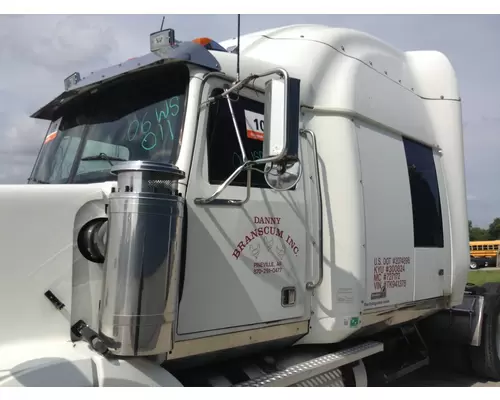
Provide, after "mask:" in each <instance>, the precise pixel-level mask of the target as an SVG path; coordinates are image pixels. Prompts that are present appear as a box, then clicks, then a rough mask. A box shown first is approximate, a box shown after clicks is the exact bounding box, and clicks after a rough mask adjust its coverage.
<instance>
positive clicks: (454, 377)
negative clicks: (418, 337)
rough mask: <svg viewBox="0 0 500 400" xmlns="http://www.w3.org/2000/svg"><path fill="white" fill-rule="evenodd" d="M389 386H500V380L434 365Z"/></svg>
mask: <svg viewBox="0 0 500 400" xmlns="http://www.w3.org/2000/svg"><path fill="white" fill-rule="evenodd" d="M389 386H400V387H401V386H405V387H408V386H411V387H416V386H419V387H422V386H424V387H429V386H445V387H451V386H455V387H456V386H461V387H463V386H475V387H477V386H497V387H500V382H482V381H479V380H478V379H477V378H474V377H470V376H465V375H460V374H456V373H453V372H450V371H446V370H438V369H436V368H433V367H428V368H422V369H421V370H419V371H416V372H414V373H413V374H410V375H408V376H406V377H404V378H401V380H400V381H399V382H397V383H395V384H392V385H389Z"/></svg>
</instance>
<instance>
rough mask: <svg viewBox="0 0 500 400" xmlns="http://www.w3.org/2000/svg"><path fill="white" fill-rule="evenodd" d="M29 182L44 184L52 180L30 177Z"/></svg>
mask: <svg viewBox="0 0 500 400" xmlns="http://www.w3.org/2000/svg"><path fill="white" fill-rule="evenodd" d="M28 182H35V183H42V184H44V185H48V184H50V182H46V181H42V180H40V179H36V178H28Z"/></svg>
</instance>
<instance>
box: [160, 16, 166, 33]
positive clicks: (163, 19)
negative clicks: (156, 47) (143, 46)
mask: <svg viewBox="0 0 500 400" xmlns="http://www.w3.org/2000/svg"><path fill="white" fill-rule="evenodd" d="M164 22H165V16H163V18H162V20H161V26H160V31H162V30H163V23H164Z"/></svg>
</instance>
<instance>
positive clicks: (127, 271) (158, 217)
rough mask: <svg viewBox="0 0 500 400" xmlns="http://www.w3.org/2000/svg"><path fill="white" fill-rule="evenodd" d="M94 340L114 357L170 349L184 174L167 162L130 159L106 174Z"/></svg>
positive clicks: (141, 354)
mask: <svg viewBox="0 0 500 400" xmlns="http://www.w3.org/2000/svg"><path fill="white" fill-rule="evenodd" d="M111 171H112V172H113V173H114V174H116V175H117V177H118V184H117V190H116V191H113V192H112V193H111V194H110V196H109V207H108V215H109V220H108V227H107V229H108V230H107V243H106V259H105V263H104V282H103V292H102V301H101V308H100V311H99V335H100V336H101V337H102V338H103V339H105V340H106V342H107V343H108V345H109V344H111V346H110V351H111V352H112V353H113V354H115V355H118V356H144V355H155V354H162V353H166V352H168V351H170V350H171V349H172V336H173V329H174V321H175V312H176V303H177V295H178V274H179V266H180V254H181V251H180V250H181V248H180V246H181V239H182V218H183V213H184V198H183V197H180V196H179V194H178V191H177V184H178V180H179V179H182V178H184V176H185V175H184V172H182V171H180V170H179V169H177V167H175V166H173V165H169V164H160V163H154V162H145V161H131V162H124V163H120V164H117V165H116V166H114V167H113V168H112V170H111Z"/></svg>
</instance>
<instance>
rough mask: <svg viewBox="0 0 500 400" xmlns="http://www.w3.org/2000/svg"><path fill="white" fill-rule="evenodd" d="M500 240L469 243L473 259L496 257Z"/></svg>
mask: <svg viewBox="0 0 500 400" xmlns="http://www.w3.org/2000/svg"><path fill="white" fill-rule="evenodd" d="M499 245H500V240H484V241H483V240H481V241H479V240H478V241H474V242H469V246H470V255H471V256H472V257H496V255H497V252H498V246H499Z"/></svg>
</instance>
